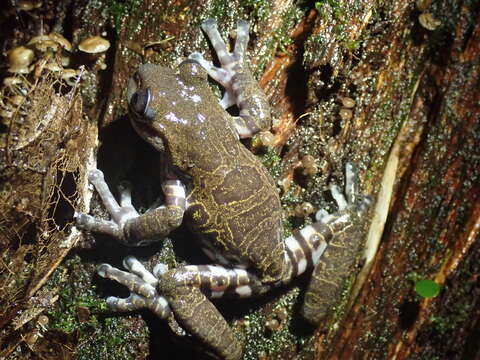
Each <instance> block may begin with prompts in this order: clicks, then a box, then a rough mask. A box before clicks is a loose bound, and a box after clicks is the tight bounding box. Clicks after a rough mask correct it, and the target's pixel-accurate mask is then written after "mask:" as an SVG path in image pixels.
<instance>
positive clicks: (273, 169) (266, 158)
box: [261, 148, 282, 179]
mask: <svg viewBox="0 0 480 360" xmlns="http://www.w3.org/2000/svg"><path fill="white" fill-rule="evenodd" d="M281 160H282V159H281V158H280V156H279V155H278V153H277V150H276V149H274V148H268V150H267V152H266V153H265V154H263V155H262V156H261V161H262V163H263V165H264V166H265V167H266V168H267V169H268V170H269V171H270V175H272V177H273V178H274V179H278V178H279V177H280V174H281V172H282V165H281Z"/></svg>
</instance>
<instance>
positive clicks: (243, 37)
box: [189, 19, 271, 138]
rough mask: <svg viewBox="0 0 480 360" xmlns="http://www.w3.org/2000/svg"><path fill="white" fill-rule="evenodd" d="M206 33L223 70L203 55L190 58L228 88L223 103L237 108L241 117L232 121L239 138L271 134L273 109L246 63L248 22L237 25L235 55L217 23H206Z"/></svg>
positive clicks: (226, 106) (221, 103) (211, 21)
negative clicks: (267, 132) (269, 132)
mask: <svg viewBox="0 0 480 360" xmlns="http://www.w3.org/2000/svg"><path fill="white" fill-rule="evenodd" d="M202 29H203V30H204V31H205V33H206V34H207V36H208V38H209V39H210V42H211V44H212V46H213V48H214V49H215V52H216V53H217V56H218V59H219V61H220V65H221V67H216V66H214V65H213V64H212V63H211V62H209V61H207V60H205V59H204V58H203V56H202V55H201V54H199V53H193V54H191V55H190V56H189V58H190V59H193V60H195V61H197V62H198V63H199V64H200V65H201V66H202V67H203V68H205V70H206V71H207V73H208V74H209V75H210V76H211V77H212V78H213V79H214V80H215V81H217V82H218V83H219V84H221V85H222V86H223V87H224V88H225V93H224V95H223V98H222V100H221V101H220V105H221V106H222V107H223V108H224V109H227V108H228V107H230V106H232V105H237V107H238V109H239V116H234V117H232V122H233V124H234V126H235V129H236V131H237V133H238V135H239V137H240V138H247V137H251V136H253V135H254V134H256V133H257V132H259V131H260V130H262V129H263V130H268V129H269V128H270V125H271V114H270V106H269V104H268V101H267V99H266V97H265V94H264V93H263V92H262V90H261V89H260V87H259V86H258V83H257V81H256V80H255V78H254V77H253V75H252V73H251V71H250V69H249V67H248V64H247V61H246V49H247V44H248V40H249V24H248V22H246V21H244V20H239V21H238V22H237V36H236V41H235V47H234V50H233V52H232V53H230V52H229V51H228V50H227V47H226V45H225V42H224V41H223V39H222V37H221V35H220V33H219V31H218V27H217V23H216V21H215V20H213V19H208V20H206V21H204V22H203V24H202Z"/></svg>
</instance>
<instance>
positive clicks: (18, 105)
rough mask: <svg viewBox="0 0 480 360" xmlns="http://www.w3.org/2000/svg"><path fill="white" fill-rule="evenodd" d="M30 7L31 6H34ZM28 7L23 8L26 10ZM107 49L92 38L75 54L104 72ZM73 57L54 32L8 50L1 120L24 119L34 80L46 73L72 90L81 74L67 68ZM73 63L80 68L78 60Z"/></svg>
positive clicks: (99, 39)
mask: <svg viewBox="0 0 480 360" xmlns="http://www.w3.org/2000/svg"><path fill="white" fill-rule="evenodd" d="M25 3H27V2H25ZM29 3H32V4H33V5H32V6H36V5H35V4H37V2H29ZM27 5H28V4H24V6H25V7H26V8H28V6H27ZM22 6H23V5H22ZM25 11H28V10H25ZM109 47H110V43H109V41H108V40H106V39H104V38H102V37H100V36H91V37H88V38H86V39H84V40H82V41H81V42H80V43H79V45H78V51H79V52H81V53H85V54H86V57H87V60H88V61H92V60H93V61H94V64H95V67H96V68H97V69H105V68H106V65H105V62H104V60H105V52H106V51H107V50H108V48H109ZM73 54H74V48H73V46H72V44H71V43H70V41H68V40H67V39H66V38H65V37H64V36H62V35H61V34H58V33H55V32H52V33H50V34H48V35H38V36H34V37H33V38H31V39H30V41H28V43H27V44H25V45H21V46H18V47H15V48H13V49H11V50H9V51H8V52H7V65H8V72H9V73H11V75H10V76H8V77H6V78H4V79H3V86H2V87H0V118H3V119H4V120H5V119H10V118H12V117H13V116H14V114H15V113H17V114H18V115H20V116H24V115H25V113H26V111H27V107H28V100H27V95H28V94H29V93H30V91H31V89H32V87H33V86H35V85H34V84H35V83H36V80H37V79H39V78H40V77H41V76H43V75H44V74H45V73H47V74H49V75H53V76H54V77H55V78H56V79H59V80H62V81H63V82H64V83H66V84H67V85H70V86H74V85H75V83H76V82H77V81H78V79H79V75H80V73H81V71H80V70H76V69H73V68H70V66H72V63H73V61H72V57H73V56H74V55H73ZM75 63H77V64H81V62H79V61H77V60H76V61H75ZM32 76H33V79H32Z"/></svg>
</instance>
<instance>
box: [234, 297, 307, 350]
mask: <svg viewBox="0 0 480 360" xmlns="http://www.w3.org/2000/svg"><path fill="white" fill-rule="evenodd" d="M299 293H300V290H299V289H298V288H294V289H292V290H290V291H289V292H288V293H286V294H285V295H283V296H281V297H280V298H279V299H278V300H277V301H275V304H274V305H273V306H272V307H270V308H269V310H268V312H267V311H263V310H261V309H260V310H256V311H254V312H252V313H251V314H249V315H247V316H246V317H245V318H244V320H243V326H244V334H245V338H246V346H245V352H244V360H253V359H258V358H259V357H260V355H261V354H264V355H266V356H268V358H269V359H282V358H284V357H283V355H282V353H284V352H286V351H288V349H291V348H296V347H297V346H299V345H303V344H304V343H305V341H306V340H307V339H308V338H302V337H300V336H299V335H298V334H292V332H291V328H292V326H291V322H292V318H291V314H292V313H294V314H295V312H294V311H293V310H292V308H293V305H294V304H295V301H296V299H297V297H298V295H299ZM264 308H268V306H265V307H264ZM277 310H282V311H285V313H286V314H287V317H286V318H285V319H283V320H279V322H280V326H279V327H278V328H277V329H273V330H269V329H267V328H266V326H265V325H266V323H267V321H268V319H269V318H272V317H274V314H275V313H276V311H277Z"/></svg>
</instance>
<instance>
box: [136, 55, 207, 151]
mask: <svg viewBox="0 0 480 360" xmlns="http://www.w3.org/2000/svg"><path fill="white" fill-rule="evenodd" d="M206 78H207V75H206V72H205V71H204V70H203V68H202V67H201V66H200V65H199V64H198V63H196V62H194V61H192V60H187V61H184V62H183V63H182V64H180V66H179V67H178V72H177V71H174V70H172V69H169V68H166V67H163V66H160V65H153V64H144V65H141V66H140V67H139V68H138V70H137V71H136V72H135V74H134V75H133V76H132V77H131V78H130V79H129V81H128V87H127V100H128V104H129V112H130V118H131V121H132V124H133V126H134V128H135V130H136V131H137V132H138V133H139V135H140V136H142V137H143V138H144V139H145V140H146V141H148V142H149V143H150V144H151V145H152V146H154V147H155V148H156V149H157V150H158V151H165V150H166V149H167V148H169V145H171V144H174V143H180V144H184V143H185V140H186V141H188V139H181V137H182V136H184V134H185V131H184V128H185V125H187V126H191V125H192V124H189V122H191V121H192V119H194V118H195V116H192V115H193V114H195V112H196V111H197V110H196V106H197V104H196V103H198V102H199V100H198V99H202V97H200V96H199V91H198V90H199V88H200V87H202V86H204V87H205V86H206ZM169 143H170V144H169ZM168 150H170V151H171V150H172V149H168Z"/></svg>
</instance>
